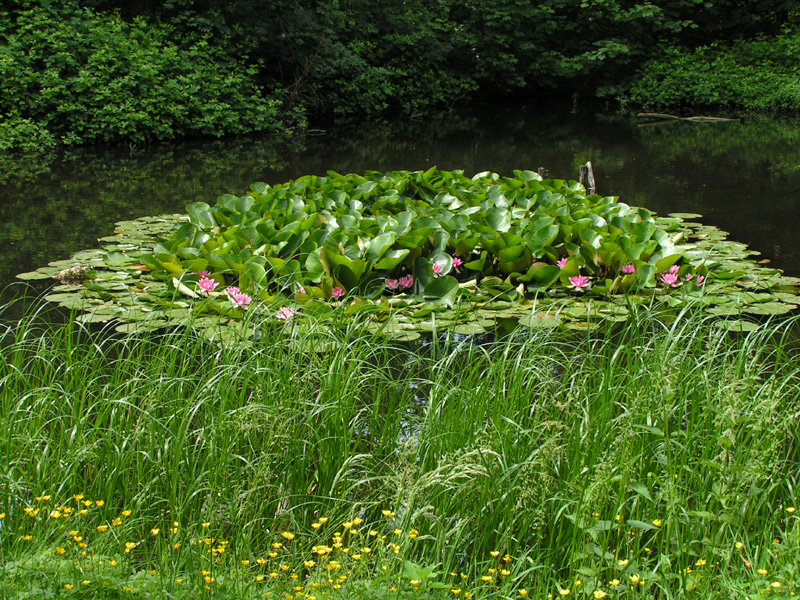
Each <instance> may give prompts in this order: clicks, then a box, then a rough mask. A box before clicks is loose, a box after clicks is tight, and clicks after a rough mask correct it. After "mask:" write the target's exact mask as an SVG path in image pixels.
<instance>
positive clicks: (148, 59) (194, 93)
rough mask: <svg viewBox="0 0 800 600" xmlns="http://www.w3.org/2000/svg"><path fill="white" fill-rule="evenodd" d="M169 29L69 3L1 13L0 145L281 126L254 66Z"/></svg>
mask: <svg viewBox="0 0 800 600" xmlns="http://www.w3.org/2000/svg"><path fill="white" fill-rule="evenodd" d="M170 35H171V29H170V27H169V26H166V25H161V24H158V23H152V22H147V21H145V19H144V18H142V17H137V18H135V19H134V20H132V21H131V22H126V21H123V20H122V19H121V18H120V16H119V15H117V14H115V13H105V14H101V13H96V12H94V11H92V10H90V9H86V8H79V7H77V6H75V5H67V6H61V7H59V8H58V9H54V8H52V7H51V6H50V5H42V6H38V7H36V8H34V9H30V10H26V11H20V12H18V13H17V14H14V15H13V16H10V15H5V17H4V18H2V17H0V40H2V44H1V45H0V88H2V90H3V94H2V96H0V114H3V115H4V117H5V118H4V120H3V121H2V122H0V149H10V148H23V149H24V148H29V147H31V146H32V145H42V146H51V145H54V144H56V143H57V142H61V143H65V144H74V143H87V142H112V141H135V142H139V141H147V140H164V139H172V138H175V137H179V136H186V135H204V136H208V135H211V136H221V135H225V134H237V133H247V132H252V131H270V132H277V131H280V130H281V128H282V125H283V123H282V120H281V119H282V116H281V103H280V101H279V100H278V99H277V97H274V96H273V97H267V96H265V95H264V93H263V90H262V89H260V88H259V87H257V86H256V85H254V84H253V82H252V81H251V78H252V77H253V75H254V74H255V71H256V70H257V66H250V67H248V66H246V65H245V63H244V62H243V60H242V59H239V58H232V57H231V56H228V55H226V54H225V53H224V52H223V51H222V50H221V49H220V48H219V47H217V46H214V45H211V44H209V43H208V41H207V40H206V39H203V38H202V37H200V36H195V37H194V39H192V40H191V42H190V43H185V44H183V45H177V44H176V43H174V42H172V41H171V38H170Z"/></svg>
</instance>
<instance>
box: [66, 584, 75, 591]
mask: <svg viewBox="0 0 800 600" xmlns="http://www.w3.org/2000/svg"><path fill="white" fill-rule="evenodd" d="M74 587H75V586H74V585H72V584H71V583H65V584H64V589H65V590H71V589H72V588H74Z"/></svg>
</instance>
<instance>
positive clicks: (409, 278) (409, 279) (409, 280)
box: [398, 275, 414, 288]
mask: <svg viewBox="0 0 800 600" xmlns="http://www.w3.org/2000/svg"><path fill="white" fill-rule="evenodd" d="M398 283H399V284H400V285H402V286H403V287H404V288H410V287H411V286H412V285H414V276H413V275H406V276H405V277H401V278H400V281H399V282H398Z"/></svg>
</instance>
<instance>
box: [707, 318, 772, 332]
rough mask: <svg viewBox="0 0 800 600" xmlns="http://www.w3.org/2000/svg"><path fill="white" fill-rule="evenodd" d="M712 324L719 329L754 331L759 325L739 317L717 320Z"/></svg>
mask: <svg viewBox="0 0 800 600" xmlns="http://www.w3.org/2000/svg"><path fill="white" fill-rule="evenodd" d="M714 325H715V326H716V327H719V328H720V329H726V330H728V331H736V332H748V331H756V330H758V329H759V328H760V327H761V326H760V325H759V324H758V323H753V322H752V321H742V320H741V319H724V320H721V321H717V322H716V323H714Z"/></svg>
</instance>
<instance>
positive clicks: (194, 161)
mask: <svg viewBox="0 0 800 600" xmlns="http://www.w3.org/2000/svg"><path fill="white" fill-rule="evenodd" d="M798 141H800V121H798V120H785V121H777V120H767V119H752V120H743V121H742V122H733V123H689V122H676V123H671V124H668V125H662V126H659V127H640V126H639V123H638V122H637V120H636V119H635V118H634V117H623V118H620V117H618V116H607V115H602V114H601V115H598V114H596V113H593V112H586V113H581V112H578V113H576V114H573V113H570V112H557V111H551V112H548V113H543V112H541V110H539V109H533V108H528V107H525V106H515V107H508V108H505V109H497V108H493V109H491V110H486V111H483V112H482V113H480V114H474V115H466V116H465V115H456V114H447V115H443V116H440V117H437V118H435V119H431V120H425V121H418V122H402V123H375V124H370V125H368V126H363V125H362V126H361V127H358V128H352V127H351V128H349V129H340V130H336V131H333V130H331V131H327V132H326V133H325V135H321V136H316V137H308V138H306V139H304V140H298V141H294V142H290V143H275V142H273V141H270V140H264V139H259V138H238V139H234V140H222V141H210V142H209V141H206V142H194V143H188V142H187V143H183V144H164V145H156V146H146V147H132V148H128V147H118V148H100V149H97V148H95V149H86V150H78V151H69V152H64V153H60V154H58V153H56V154H47V155H44V156H40V157H34V158H32V159H27V160H24V159H14V160H12V159H11V158H9V157H4V158H3V157H0V240H2V244H0V259H2V260H0V287H5V285H6V284H8V283H9V282H11V281H12V280H13V278H14V275H15V274H17V273H20V272H25V271H30V270H33V269H36V268H37V267H40V266H42V265H44V264H46V263H47V262H49V261H51V260H59V259H63V258H67V257H69V256H70V255H71V254H72V253H73V252H76V251H78V250H81V249H84V248H90V247H95V246H96V245H97V241H96V240H97V238H99V237H102V236H104V235H108V234H109V233H111V231H112V229H113V223H114V222H115V221H118V220H123V219H132V218H136V217H140V216H144V215H152V214H161V213H166V212H182V211H183V207H184V206H185V204H187V203H189V202H193V201H197V200H203V201H207V202H213V201H214V199H215V198H216V196H217V195H219V194H222V193H234V194H241V193H243V192H244V191H245V190H246V189H247V187H248V186H249V184H250V183H252V182H254V181H266V182H268V183H278V182H281V181H285V180H288V179H292V178H295V177H298V176H300V175H304V174H308V173H316V174H323V173H325V172H326V171H327V170H334V171H338V172H342V173H348V172H361V171H365V170H378V171H387V170H397V169H410V170H411V169H427V168H429V167H431V166H434V165H435V166H437V167H439V168H442V169H447V170H452V169H462V170H463V171H465V172H466V173H467V174H474V173H476V172H480V171H486V170H490V171H496V172H499V173H501V174H506V173H508V174H510V173H511V171H512V170H514V169H525V168H529V169H536V168H537V167H539V166H545V167H546V168H547V169H548V170H549V172H550V174H551V176H553V177H567V178H571V177H577V173H578V166H579V165H580V164H582V163H584V162H585V161H586V160H589V159H591V160H592V161H593V163H594V165H595V174H596V177H597V183H598V190H599V192H600V193H605V194H614V195H618V196H620V197H621V199H622V201H624V202H627V203H629V204H634V205H639V206H645V207H647V208H650V209H652V210H655V211H657V212H659V213H661V214H665V213H668V212H672V211H682V212H684V211H689V212H699V213H701V214H703V215H704V222H707V223H709V224H713V225H716V226H718V227H720V228H721V229H724V230H726V231H729V232H731V236H730V239H734V240H737V241H741V242H744V243H746V244H748V245H749V246H751V247H753V248H754V249H756V250H758V251H760V252H761V253H762V254H763V256H764V258H767V259H770V260H772V261H773V262H774V264H775V266H777V267H780V268H782V269H784V270H786V271H787V273H788V274H790V275H800V255H798V250H797V244H796V243H795V242H794V235H793V233H794V232H793V227H792V225H793V224H794V223H795V222H797V221H798V217H800V144H799V143H798Z"/></svg>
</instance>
